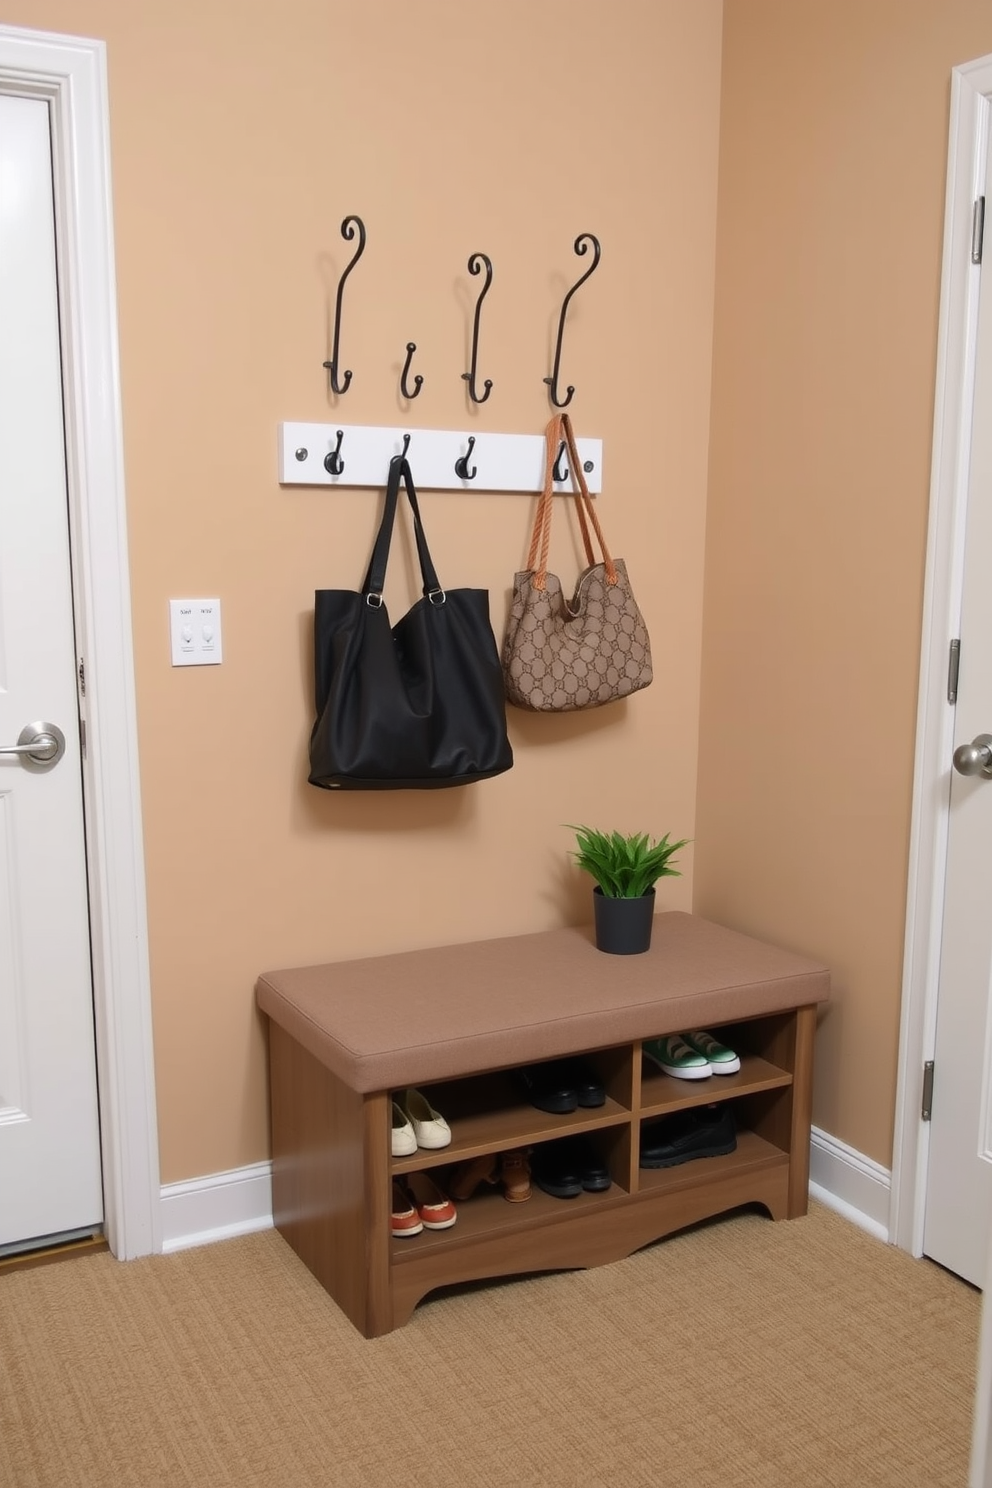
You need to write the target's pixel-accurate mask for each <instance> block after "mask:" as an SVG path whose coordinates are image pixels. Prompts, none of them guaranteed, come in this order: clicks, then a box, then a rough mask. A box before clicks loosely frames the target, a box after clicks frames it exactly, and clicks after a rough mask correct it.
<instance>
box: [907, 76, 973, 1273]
mask: <svg viewBox="0 0 992 1488" xmlns="http://www.w3.org/2000/svg"><path fill="white" fill-rule="evenodd" d="M990 119H992V56H987V57H980V58H978V59H977V60H976V61H973V62H968V63H965V64H964V65H963V66H961V67H955V68H953V69H952V73H951V111H950V130H949V142H948V155H947V189H946V199H945V210H944V249H943V267H942V270H941V287H940V324H939V331H938V342H937V385H936V395H935V402H934V425H933V450H932V457H931V474H930V522H929V532H928V538H927V564H926V582H925V589H924V602H923V636H922V648H921V659H920V685H919V697H918V703H917V733H916V763H915V771H914V778H913V808H912V827H911V835H910V851H909V882H908V889H907V900H906V935H905V948H904V958H903V983H902V1013H901V1023H900V1034H899V1073H898V1081H897V1088H896V1111H895V1138H894V1143H893V1154H892V1190H891V1196H890V1207H889V1238H890V1240H892V1241H893V1242H894V1243H895V1244H896V1245H898V1246H900V1247H901V1248H902V1249H903V1250H907V1251H909V1252H910V1254H912V1255H914V1256H921V1255H922V1254H923V1226H924V1217H925V1210H926V1196H927V1163H928V1159H929V1148H930V1140H929V1139H930V1128H929V1125H928V1124H927V1123H926V1122H924V1121H923V1120H922V1119H921V1115H920V1112H921V1107H922V1098H923V1067H924V1063H925V1061H926V1060H928V1059H932V1058H933V1051H934V1044H935V1040H936V1028H937V992H938V978H939V971H940V949H941V933H942V928H943V905H944V887H945V878H946V859H947V838H948V824H949V817H950V792H949V788H948V769H949V761H950V758H951V754H952V752H953V748H954V709H953V707H951V706H950V705H949V704H948V701H947V677H948V660H949V648H950V642H951V640H952V639H954V638H955V637H959V636H960V616H961V592H962V580H963V573H964V553H965V525H966V517H967V510H966V508H967V495H968V476H969V455H970V445H971V423H972V411H973V401H974V380H975V333H976V327H977V323H978V301H979V283H980V277H981V270H980V268H979V267H978V266H977V265H973V264H972V263H971V246H970V245H971V236H972V211H973V204H974V202H975V199H976V197H977V196H979V195H981V194H982V192H983V189H984V188H983V183H984V180H985V164H986V145H987V141H988V137H989V126H990ZM988 217H989V222H988V223H987V228H986V232H985V243H986V254H987V260H988V258H992V203H989V213H988Z"/></svg>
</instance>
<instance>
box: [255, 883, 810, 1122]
mask: <svg viewBox="0 0 992 1488" xmlns="http://www.w3.org/2000/svg"><path fill="white" fill-rule="evenodd" d="M255 990H256V998H257V1002H258V1006H259V1007H260V1008H261V1010H262V1011H263V1012H264V1013H266V1014H267V1015H268V1016H269V1017H270V1018H271V1019H273V1021H274V1022H276V1023H278V1024H280V1025H281V1027H283V1028H284V1029H286V1031H287V1032H288V1033H289V1034H290V1035H291V1036H292V1037H293V1038H294V1039H295V1040H296V1041H297V1042H298V1043H300V1044H302V1045H303V1047H304V1048H306V1049H308V1050H309V1051H310V1053H311V1054H313V1055H314V1056H315V1057H316V1058H317V1059H318V1060H320V1062H321V1063H322V1064H324V1065H326V1067H327V1068H328V1069H330V1070H332V1071H333V1072H334V1074H335V1075H337V1076H338V1078H339V1079H341V1080H343V1081H344V1083H345V1084H347V1085H348V1086H350V1087H351V1088H352V1089H353V1090H356V1091H359V1092H362V1093H368V1092H371V1091H379V1090H389V1089H391V1088H393V1087H394V1086H398V1085H400V1084H403V1085H422V1084H428V1083H430V1082H432V1081H436V1080H446V1079H451V1078H454V1077H455V1076H458V1075H466V1074H473V1073H477V1072H481V1071H483V1070H489V1069H500V1068H505V1067H509V1066H513V1065H519V1064H526V1063H530V1062H532V1061H535V1060H543V1059H552V1058H556V1057H558V1056H560V1055H564V1054H577V1053H581V1052H583V1051H584V1050H587V1049H595V1048H604V1047H609V1046H610V1045H615V1044H623V1043H626V1042H629V1041H630V1040H633V1039H641V1038H651V1037H655V1036H657V1035H659V1034H665V1033H677V1032H681V1031H683V1030H685V1029H689V1028H706V1027H709V1026H711V1025H718V1024H721V1023H728V1022H732V1021H735V1020H739V1019H746V1018H750V1017H755V1016H758V1015H760V1014H767V1013H773V1012H778V1011H780V1010H782V1011H784V1010H786V1009H791V1008H796V1007H802V1006H806V1005H809V1004H812V1003H817V1002H822V1001H824V1000H825V999H826V998H828V997H829V995H830V975H829V972H828V971H827V969H826V967H824V966H821V965H820V964H819V963H817V962H815V961H810V960H808V959H806V958H805V957H803V956H797V955H794V954H793V953H792V952H790V951H785V950H781V949H779V948H778V947H775V946H770V945H765V944H764V943H763V942H761V941H758V940H754V939H752V938H751V937H750V936H746V935H740V934H738V933H737V932H736V931H733V930H728V929H726V928H724V927H723V926H720V925H714V924H712V923H711V922H709V921H707V920H703V919H699V918H698V917H697V916H695V915H690V914H685V913H683V912H681V911H672V912H669V913H667V914H661V915H658V916H656V917H655V922H654V934H653V938H652V945H651V949H650V951H648V952H647V954H645V955H642V956H610V955H605V954H604V953H603V952H601V951H598V950H597V949H596V947H595V945H594V944H593V939H592V929H591V927H588V926H580V927H573V928H569V929H564V930H549V931H542V932H539V933H537V934H534V935H522V936H510V937H507V938H505V939H498V940H487V941H476V942H472V943H469V944H466V945H449V946H439V947H435V948H432V949H429V950H422V951H405V952H398V953H396V954H393V955H389V956H373V957H368V958H367V959H364V960H359V961H340V962H331V963H329V964H327V965H323V966H307V967H300V968H297V969H295V970H285V971H270V972H266V973H265V974H264V975H262V976H261V977H259V979H258V982H257V983H256V989H255Z"/></svg>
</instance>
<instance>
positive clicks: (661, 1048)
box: [641, 1033, 712, 1080]
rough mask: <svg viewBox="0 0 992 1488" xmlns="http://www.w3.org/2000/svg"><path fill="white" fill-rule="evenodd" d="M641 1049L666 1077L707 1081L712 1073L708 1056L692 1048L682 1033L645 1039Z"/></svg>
mask: <svg viewBox="0 0 992 1488" xmlns="http://www.w3.org/2000/svg"><path fill="white" fill-rule="evenodd" d="M641 1047H642V1048H643V1050H644V1052H645V1054H646V1055H647V1056H648V1058H649V1059H652V1060H654V1062H655V1064H657V1065H659V1066H660V1067H661V1068H662V1069H663V1070H664V1071H665V1074H666V1075H674V1076H675V1077H676V1079H678V1080H706V1079H708V1078H709V1076H710V1074H711V1073H712V1070H711V1069H710V1062H709V1060H708V1059H707V1057H706V1055H705V1054H700V1053H699V1052H698V1050H696V1049H694V1048H692V1046H691V1045H690V1044H688V1043H687V1042H686V1040H685V1039H684V1038H683V1037H682V1035H681V1034H680V1033H673V1034H671V1035H670V1036H669V1037H668V1038H657V1039H645V1040H644V1042H643V1044H642V1045H641Z"/></svg>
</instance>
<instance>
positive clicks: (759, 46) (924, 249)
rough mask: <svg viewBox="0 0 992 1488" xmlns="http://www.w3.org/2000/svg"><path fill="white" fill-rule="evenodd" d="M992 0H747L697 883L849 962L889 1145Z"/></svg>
mask: <svg viewBox="0 0 992 1488" xmlns="http://www.w3.org/2000/svg"><path fill="white" fill-rule="evenodd" d="M988 52H992V8H990V6H989V4H988V0H940V3H939V4H938V3H934V0H870V3H866V0H804V3H803V4H796V3H795V0H727V4H726V7H725V24H724V54H723V92H722V119H721V140H720V191H719V216H718V253H717V299H716V335H715V358H714V383H713V415H712V432H711V445H710V449H711V466H710V487H709V506H708V519H707V540H706V581H705V619H704V642H703V668H702V706H701V724H700V729H701V739H700V759H699V795H698V815H697V830H696V864H697V868H696V880H695V897H694V906H695V908H696V909H697V910H698V911H700V912H701V913H704V914H708V915H710V916H712V917H713V918H716V919H721V920H723V921H725V922H726V923H728V924H731V925H734V926H736V927H738V928H742V929H745V930H748V931H752V932H754V933H756V934H761V935H766V936H768V937H770V938H774V939H776V940H779V941H781V942H782V943H784V944H788V945H792V946H794V947H796V948H797V949H801V950H804V951H807V952H810V953H812V954H816V955H818V956H821V957H822V958H824V959H825V960H826V961H827V962H829V964H830V965H831V967H832V968H833V971H834V976H835V991H836V1000H835V1002H834V1003H833V1005H832V1006H831V1008H830V1011H829V1013H828V1014H827V1015H826V1016H825V1017H824V1019H823V1021H822V1023H821V1027H820V1031H819V1036H818V1050H817V1077H816V1099H815V1110H814V1120H815V1121H816V1122H817V1124H818V1125H820V1126H821V1127H823V1128H825V1129H826V1130H827V1131H829V1132H830V1133H832V1134H833V1135H834V1136H836V1137H838V1138H840V1139H841V1140H842V1141H845V1142H848V1143H850V1144H851V1145H852V1146H854V1147H855V1148H856V1149H858V1150H859V1151H861V1152H864V1153H866V1154H868V1155H869V1156H871V1157H873V1158H875V1159H876V1160H877V1161H879V1162H881V1163H883V1164H885V1165H886V1166H887V1165H888V1164H889V1162H890V1161H891V1148H892V1130H893V1104H894V1096H895V1078H896V1063H897V1039H898V1024H899V1000H900V979H901V974H902V944H903V927H904V917H905V894H906V871H907V852H908V842H909V826H910V793H911V786H912V768H913V749H914V734H915V722H916V720H915V710H916V689H917V671H918V665H919V647H920V617H921V601H922V584H923V569H924V559H925V546H926V518H927V498H928V484H929V459H930V438H931V424H932V417H933V389H934V367H935V349H936V335H937V309H938V289H939V276H940V255H941V235H942V229H943V207H944V202H943V192H944V178H945V162H946V153H947V121H948V103H949V86H950V69H951V67H952V66H953V65H955V64H957V63H961V62H965V61H968V60H970V59H971V58H973V57H977V56H981V55H983V54H984V53H988Z"/></svg>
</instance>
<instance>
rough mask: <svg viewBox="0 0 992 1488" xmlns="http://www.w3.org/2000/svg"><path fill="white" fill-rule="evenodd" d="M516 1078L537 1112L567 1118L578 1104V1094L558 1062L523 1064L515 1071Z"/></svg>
mask: <svg viewBox="0 0 992 1488" xmlns="http://www.w3.org/2000/svg"><path fill="white" fill-rule="evenodd" d="M517 1078H518V1080H519V1081H520V1083H521V1085H522V1086H523V1088H524V1090H525V1091H526V1093H527V1099H528V1100H529V1101H530V1103H531V1105H532V1106H536V1107H537V1109H538V1110H539V1111H550V1112H551V1114H552V1115H554V1116H567V1115H568V1113H569V1111H574V1110H575V1108H576V1107H577V1106H578V1104H579V1092H578V1091H577V1090H576V1088H575V1086H574V1085H573V1084H571V1082H570V1081H569V1079H568V1076H567V1073H566V1072H565V1071H564V1070H563V1068H562V1063H561V1061H560V1060H552V1061H551V1062H550V1063H548V1064H525V1065H524V1066H523V1067H522V1068H521V1069H518V1070H517Z"/></svg>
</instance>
